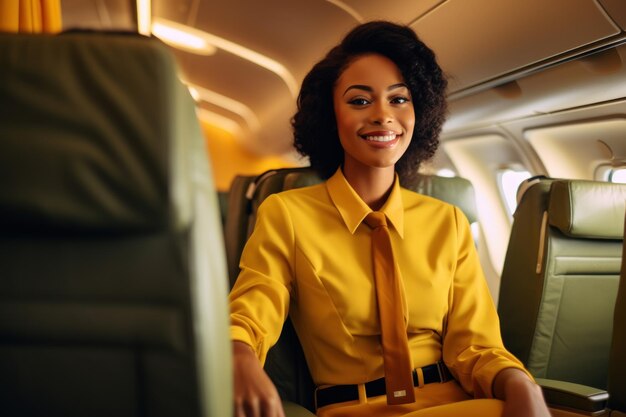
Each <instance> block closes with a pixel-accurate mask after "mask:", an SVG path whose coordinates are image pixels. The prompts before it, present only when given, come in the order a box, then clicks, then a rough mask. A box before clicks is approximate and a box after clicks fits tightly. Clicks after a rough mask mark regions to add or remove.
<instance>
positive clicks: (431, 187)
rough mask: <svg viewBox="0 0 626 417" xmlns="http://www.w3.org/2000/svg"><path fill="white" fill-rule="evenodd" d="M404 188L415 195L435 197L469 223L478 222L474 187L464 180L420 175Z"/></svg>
mask: <svg viewBox="0 0 626 417" xmlns="http://www.w3.org/2000/svg"><path fill="white" fill-rule="evenodd" d="M406 187H407V188H408V189H410V190H412V191H415V192H417V193H420V194H424V195H428V196H431V197H435V198H438V199H439V200H443V201H445V202H447V203H450V204H452V205H455V206H457V207H458V208H460V209H461V211H462V212H463V213H464V214H465V216H466V217H467V220H468V221H469V222H470V223H474V222H477V221H478V209H477V208H476V197H475V195H474V187H473V186H472V183H471V182H470V181H469V180H467V179H465V178H461V177H451V178H450V177H440V176H438V175H420V176H419V178H418V179H417V181H416V182H415V183H414V184H410V185H407V186H406Z"/></svg>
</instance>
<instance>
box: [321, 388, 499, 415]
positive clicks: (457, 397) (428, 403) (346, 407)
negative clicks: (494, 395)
mask: <svg viewBox="0 0 626 417" xmlns="http://www.w3.org/2000/svg"><path fill="white" fill-rule="evenodd" d="M503 404H504V403H503V402H502V401H500V400H493V399H480V400H474V399H472V397H470V396H469V395H467V393H466V392H465V391H463V389H462V388H461V387H460V386H459V385H458V384H457V382H456V381H449V382H446V383H443V384H438V383H433V384H428V385H424V386H423V387H421V388H417V387H416V388H415V402H414V403H411V404H403V405H387V398H386V396H384V395H381V396H378V397H370V398H367V397H366V396H365V388H364V386H363V385H359V399H358V400H354V401H347V402H343V403H337V404H331V405H327V406H325V407H321V408H319V409H318V410H317V416H318V417H357V416H359V417H360V416H376V417H400V416H402V417H455V416H463V417H501V416H502V406H503Z"/></svg>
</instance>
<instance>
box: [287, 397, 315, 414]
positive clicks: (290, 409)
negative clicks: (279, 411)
mask: <svg viewBox="0 0 626 417" xmlns="http://www.w3.org/2000/svg"><path fill="white" fill-rule="evenodd" d="M283 409H284V410H285V416H287V417H315V414H313V413H312V412H310V411H309V410H307V409H306V408H304V407H303V406H301V405H299V404H296V403H293V402H291V401H283Z"/></svg>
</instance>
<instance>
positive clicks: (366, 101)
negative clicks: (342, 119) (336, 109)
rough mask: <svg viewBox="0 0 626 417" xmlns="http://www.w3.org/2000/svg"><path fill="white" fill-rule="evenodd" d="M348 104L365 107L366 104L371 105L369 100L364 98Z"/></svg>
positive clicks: (354, 99)
mask: <svg viewBox="0 0 626 417" xmlns="http://www.w3.org/2000/svg"><path fill="white" fill-rule="evenodd" d="M348 104H352V105H355V106H365V105H366V104H369V100H366V99H364V98H353V99H352V100H350V101H348Z"/></svg>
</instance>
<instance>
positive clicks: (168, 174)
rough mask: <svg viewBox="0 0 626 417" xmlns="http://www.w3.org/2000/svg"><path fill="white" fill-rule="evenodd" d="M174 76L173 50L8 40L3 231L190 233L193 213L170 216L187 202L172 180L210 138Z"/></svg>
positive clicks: (77, 38)
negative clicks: (184, 159)
mask: <svg viewBox="0 0 626 417" xmlns="http://www.w3.org/2000/svg"><path fill="white" fill-rule="evenodd" d="M176 74H177V70H176V65H175V62H174V59H173V57H172V55H171V53H170V52H169V51H168V50H167V48H166V47H165V46H164V45H163V44H162V43H161V42H159V41H158V40H156V39H151V38H146V37H143V36H138V35H131V34H121V33H102V32H72V33H65V34H61V35H28V34H0V108H1V109H2V111H1V112H0V229H3V230H5V231H6V230H14V231H19V232H20V233H23V232H27V233H45V232H49V231H52V230H54V231H65V232H70V233H85V232H86V233H93V232H106V233H129V232H131V233H132V232H137V231H144V232H145V231H152V230H156V229H159V228H161V227H163V226H165V225H167V224H169V222H171V221H175V222H176V223H177V224H179V223H181V222H184V219H186V218H188V217H189V214H188V212H189V210H190V209H189V208H185V207H187V205H186V203H185V204H182V205H179V206H178V208H177V209H176V213H173V212H170V211H171V206H168V203H169V202H171V201H172V200H177V201H179V202H182V203H184V202H185V201H186V199H188V198H190V197H189V196H187V195H185V194H186V188H185V186H184V185H180V184H179V180H180V178H178V179H176V178H174V177H176V176H177V175H176V174H180V173H178V172H177V168H176V167H178V166H180V165H184V164H182V163H181V161H177V159H178V158H180V157H181V156H177V155H178V154H177V152H176V149H177V148H178V145H177V144H176V142H177V141H180V140H189V137H190V136H193V135H198V136H200V137H201V132H200V130H199V127H198V123H197V120H195V111H194V107H193V103H192V100H191V99H190V98H189V93H188V91H187V90H186V89H185V88H184V86H183V85H182V84H181V83H180V82H179V80H178V78H177V75H176ZM194 138H195V136H194ZM180 175H183V176H184V175H188V174H180ZM177 183H178V184H177ZM168 207H169V208H168Z"/></svg>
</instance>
